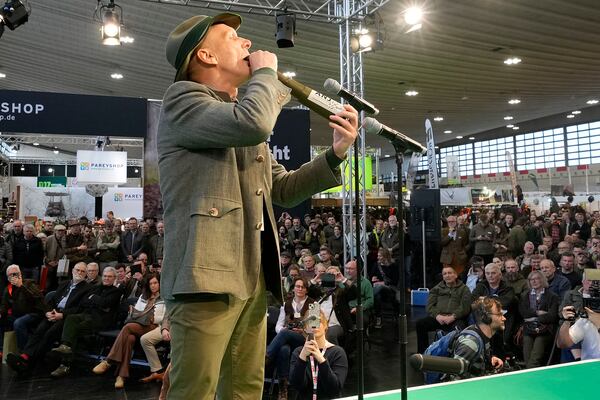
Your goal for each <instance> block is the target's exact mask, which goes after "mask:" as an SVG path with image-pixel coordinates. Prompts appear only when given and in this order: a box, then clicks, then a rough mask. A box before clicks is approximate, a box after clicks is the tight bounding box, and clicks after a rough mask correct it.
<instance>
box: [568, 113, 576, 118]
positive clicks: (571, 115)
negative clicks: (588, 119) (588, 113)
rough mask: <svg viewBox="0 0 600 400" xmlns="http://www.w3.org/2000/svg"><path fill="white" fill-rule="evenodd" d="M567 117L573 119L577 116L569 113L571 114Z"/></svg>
mask: <svg viewBox="0 0 600 400" xmlns="http://www.w3.org/2000/svg"><path fill="white" fill-rule="evenodd" d="M567 118H569V119H571V118H575V116H574V115H573V114H569V115H567Z"/></svg>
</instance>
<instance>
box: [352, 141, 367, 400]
mask: <svg viewBox="0 0 600 400" xmlns="http://www.w3.org/2000/svg"><path fill="white" fill-rule="evenodd" d="M359 172H360V171H359V169H358V140H355V141H354V220H355V221H354V222H355V233H356V287H357V290H358V297H357V299H356V348H357V350H358V353H357V358H358V360H357V363H358V369H357V377H358V400H362V399H363V396H364V393H365V366H364V356H365V355H364V347H363V346H364V343H363V337H364V327H363V305H362V290H361V289H362V279H363V277H362V274H363V265H364V262H363V259H362V258H361V256H360V250H361V247H360V209H359V206H360V201H359V196H360V189H359V186H358V182H359Z"/></svg>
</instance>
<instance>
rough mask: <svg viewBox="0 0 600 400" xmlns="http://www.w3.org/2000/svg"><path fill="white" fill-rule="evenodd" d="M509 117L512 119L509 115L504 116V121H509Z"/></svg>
mask: <svg viewBox="0 0 600 400" xmlns="http://www.w3.org/2000/svg"><path fill="white" fill-rule="evenodd" d="M511 119H513V117H512V116H511V115H507V116H506V117H504V120H505V121H510V120H511Z"/></svg>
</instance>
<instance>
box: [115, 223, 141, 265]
mask: <svg viewBox="0 0 600 400" xmlns="http://www.w3.org/2000/svg"><path fill="white" fill-rule="evenodd" d="M144 246H145V238H144V234H143V233H142V232H141V231H139V230H138V221H137V219H136V218H133V217H132V218H129V220H128V221H127V231H126V232H125V233H124V234H123V235H122V236H121V253H122V256H123V259H124V261H126V262H133V261H134V260H135V259H136V258H137V256H138V255H139V254H140V253H141V252H142V251H144Z"/></svg>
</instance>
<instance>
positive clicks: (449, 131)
mask: <svg viewBox="0 0 600 400" xmlns="http://www.w3.org/2000/svg"><path fill="white" fill-rule="evenodd" d="M444 133H452V131H451V130H447V131H444Z"/></svg>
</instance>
